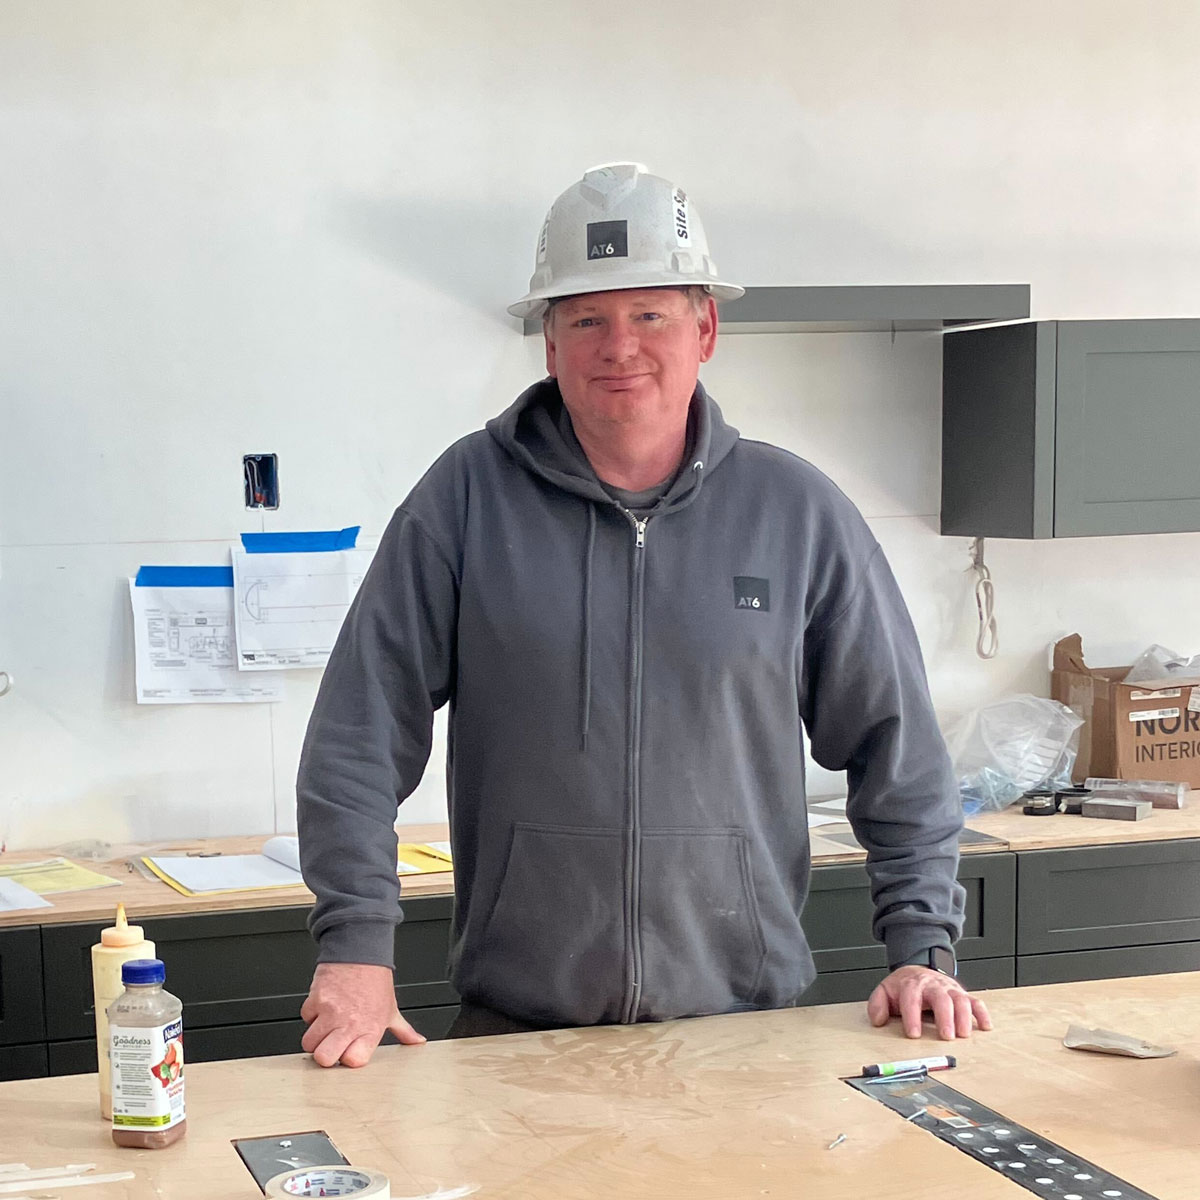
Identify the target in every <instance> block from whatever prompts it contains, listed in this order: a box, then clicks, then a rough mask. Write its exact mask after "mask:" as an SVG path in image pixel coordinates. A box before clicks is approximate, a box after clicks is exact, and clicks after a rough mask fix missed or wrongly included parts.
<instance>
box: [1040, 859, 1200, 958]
mask: <svg viewBox="0 0 1200 1200" xmlns="http://www.w3.org/2000/svg"><path fill="white" fill-rule="evenodd" d="M1017 887H1018V894H1019V899H1018V902H1017V913H1018V918H1017V954H1019V955H1026V954H1052V953H1056V952H1059V951H1066V950H1099V949H1108V948H1115V947H1123V946H1148V945H1154V944H1156V943H1159V944H1164V945H1165V944H1167V943H1172V942H1197V941H1200V840H1197V839H1195V838H1186V839H1181V840H1179V841H1169V842H1134V843H1129V844H1126V845H1117V846H1088V847H1078V848H1072V849H1068V850H1027V851H1023V852H1022V853H1021V854H1020V855H1018V861H1017ZM1177 969H1179V970H1186V969H1187V968H1185V967H1180V968H1177ZM1129 973H1130V974H1137V973H1138V972H1135V971H1131V972H1129Z"/></svg>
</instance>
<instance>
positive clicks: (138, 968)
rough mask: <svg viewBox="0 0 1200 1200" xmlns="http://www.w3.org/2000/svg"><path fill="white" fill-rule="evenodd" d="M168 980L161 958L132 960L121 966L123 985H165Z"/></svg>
mask: <svg viewBox="0 0 1200 1200" xmlns="http://www.w3.org/2000/svg"><path fill="white" fill-rule="evenodd" d="M166 978H167V968H166V967H164V966H163V964H162V959H161V958H131V959H130V960H129V961H128V962H127V963H122V964H121V982H122V983H165V982H166Z"/></svg>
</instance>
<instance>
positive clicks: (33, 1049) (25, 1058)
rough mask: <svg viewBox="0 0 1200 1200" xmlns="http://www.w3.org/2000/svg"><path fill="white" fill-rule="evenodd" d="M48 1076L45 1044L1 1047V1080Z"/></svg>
mask: <svg viewBox="0 0 1200 1200" xmlns="http://www.w3.org/2000/svg"><path fill="white" fill-rule="evenodd" d="M48 1074H49V1069H48V1066H47V1062H46V1043H45V1042H38V1043H37V1045H34V1046H0V1080H4V1079H40V1078H41V1077H42V1076H43V1075H48Z"/></svg>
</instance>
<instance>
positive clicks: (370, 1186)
mask: <svg viewBox="0 0 1200 1200" xmlns="http://www.w3.org/2000/svg"><path fill="white" fill-rule="evenodd" d="M266 1194H267V1195H268V1196H271V1197H277V1196H353V1197H354V1198H355V1200H392V1188H391V1184H390V1183H388V1177H387V1176H386V1175H384V1174H383V1172H382V1171H363V1170H360V1169H359V1168H358V1167H347V1166H336V1167H307V1168H305V1169H304V1170H303V1171H284V1173H283V1174H282V1175H276V1176H275V1177H274V1178H273V1179H268V1180H267V1192H266Z"/></svg>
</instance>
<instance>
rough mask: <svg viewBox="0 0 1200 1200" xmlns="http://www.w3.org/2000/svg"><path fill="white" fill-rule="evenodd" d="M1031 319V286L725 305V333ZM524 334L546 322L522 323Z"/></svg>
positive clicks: (893, 289)
mask: <svg viewBox="0 0 1200 1200" xmlns="http://www.w3.org/2000/svg"><path fill="white" fill-rule="evenodd" d="M1028 316H1029V285H1028V284H1027V283H924V284H882V285H878V286H875V285H862V286H845V287H749V288H747V289H746V294H745V295H744V296H742V297H741V298H740V299H738V300H729V301H727V302H726V303H724V304H722V305H721V329H722V331H723V332H724V333H869V332H873V331H875V332H878V331H882V332H884V333H886V332H888V331H890V330H893V329H895V330H937V329H944V328H946V327H947V326H951V325H966V324H975V323H977V322H985V321H1014V320H1020V319H1022V318H1025V317H1028ZM524 330H525V333H526V335H530V334H537V333H541V331H542V322H541V320H540V319H538V320H532V321H530V320H527V321H525V322H524Z"/></svg>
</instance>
